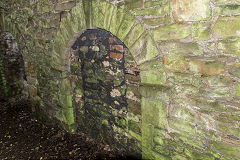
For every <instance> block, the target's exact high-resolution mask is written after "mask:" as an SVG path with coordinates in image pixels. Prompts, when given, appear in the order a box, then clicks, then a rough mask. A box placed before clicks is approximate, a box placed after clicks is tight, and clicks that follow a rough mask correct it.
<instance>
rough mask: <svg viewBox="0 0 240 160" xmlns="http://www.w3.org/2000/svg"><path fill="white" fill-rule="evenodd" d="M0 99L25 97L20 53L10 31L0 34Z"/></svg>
mask: <svg viewBox="0 0 240 160" xmlns="http://www.w3.org/2000/svg"><path fill="white" fill-rule="evenodd" d="M0 90H1V92H0V100H10V99H15V100H17V99H21V98H27V93H26V76H25V69H24V61H23V57H22V53H21V51H20V50H19V48H18V44H17V42H16V39H15V38H14V37H13V35H12V34H11V33H10V32H2V33H1V34H0Z"/></svg>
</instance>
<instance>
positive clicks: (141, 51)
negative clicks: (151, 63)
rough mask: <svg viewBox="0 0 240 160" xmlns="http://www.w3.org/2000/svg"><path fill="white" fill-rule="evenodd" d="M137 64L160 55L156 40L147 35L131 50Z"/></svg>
mask: <svg viewBox="0 0 240 160" xmlns="http://www.w3.org/2000/svg"><path fill="white" fill-rule="evenodd" d="M129 50H130V52H131V53H132V54H133V57H134V58H135V61H136V62H137V64H140V63H143V62H145V61H147V60H151V59H153V58H154V57H156V56H158V55H159V51H158V48H157V47H156V45H155V42H154V40H153V39H152V37H150V36H149V35H148V34H147V33H145V34H142V35H141V37H140V38H139V39H138V40H137V41H136V42H135V43H134V45H132V46H131V47H130V48H129Z"/></svg>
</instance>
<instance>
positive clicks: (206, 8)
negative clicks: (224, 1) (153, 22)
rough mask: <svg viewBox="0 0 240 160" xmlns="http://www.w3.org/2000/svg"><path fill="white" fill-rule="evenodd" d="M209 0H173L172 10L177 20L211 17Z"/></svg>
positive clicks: (197, 19) (196, 19) (195, 19)
mask: <svg viewBox="0 0 240 160" xmlns="http://www.w3.org/2000/svg"><path fill="white" fill-rule="evenodd" d="M209 2H210V1H209V0H172V1H171V11H172V15H173V17H174V19H175V20H176V21H199V20H206V19H209V18H210V16H211V15H210V14H211V11H210V3H209Z"/></svg>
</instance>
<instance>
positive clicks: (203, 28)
mask: <svg viewBox="0 0 240 160" xmlns="http://www.w3.org/2000/svg"><path fill="white" fill-rule="evenodd" d="M192 35H193V39H194V40H197V41H198V40H200V41H202V40H208V39H210V24H209V23H196V24H193V27H192Z"/></svg>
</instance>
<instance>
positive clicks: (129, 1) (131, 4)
mask: <svg viewBox="0 0 240 160" xmlns="http://www.w3.org/2000/svg"><path fill="white" fill-rule="evenodd" d="M125 6H126V7H127V8H128V9H130V10H132V9H136V8H142V7H143V2H142V1H139V0H125Z"/></svg>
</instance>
